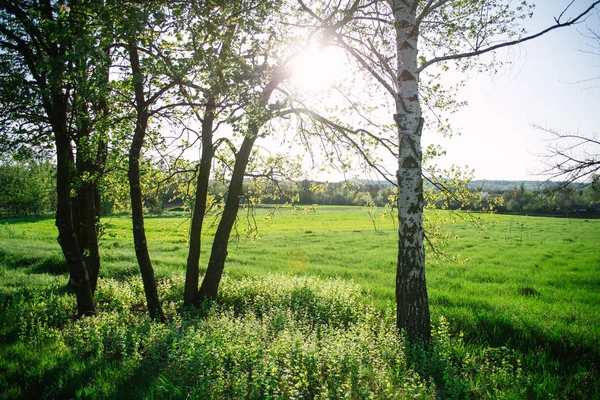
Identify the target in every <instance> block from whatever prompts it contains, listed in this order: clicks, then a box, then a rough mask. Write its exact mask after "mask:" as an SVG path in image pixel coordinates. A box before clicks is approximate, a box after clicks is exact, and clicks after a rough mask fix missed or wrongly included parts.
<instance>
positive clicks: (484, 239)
mask: <svg viewBox="0 0 600 400" xmlns="http://www.w3.org/2000/svg"><path fill="white" fill-rule="evenodd" d="M448 216H449V214H447V213H439V214H436V215H434V214H430V217H431V218H436V219H437V220H438V222H439V223H440V224H442V225H443V227H444V229H446V230H447V231H449V232H451V234H452V238H451V240H450V241H449V242H448V244H447V245H446V246H445V247H444V248H443V250H444V251H445V252H447V254H448V255H450V256H453V258H455V257H456V256H457V255H460V257H461V259H463V260H465V261H464V262H456V261H453V260H449V259H443V258H436V257H434V256H428V268H427V279H428V287H429V295H430V306H431V311H432V318H433V321H434V324H435V326H436V333H435V343H436V345H435V351H434V353H435V354H429V353H428V354H425V353H419V352H418V351H417V350H414V349H413V350H410V349H406V347H405V346H404V345H403V342H402V341H401V340H398V339H397V338H396V337H395V335H394V334H393V332H392V329H391V326H392V325H393V315H394V311H393V299H394V279H395V259H396V242H395V240H396V233H395V231H394V227H393V226H392V222H391V221H390V220H389V219H388V220H381V221H377V225H378V230H375V229H374V226H373V223H372V221H371V220H370V219H369V218H368V216H367V213H366V211H365V210H364V209H362V208H360V207H319V208H318V209H317V211H316V212H307V213H299V212H292V211H291V210H289V209H282V210H273V209H269V208H266V209H259V210H258V211H257V215H256V218H255V220H254V222H255V223H256V227H257V228H258V236H257V237H253V238H247V237H246V236H245V234H244V231H245V230H246V228H247V222H246V221H241V222H240V224H239V226H238V230H239V238H237V239H236V240H234V241H232V243H231V244H230V252H229V257H228V261H227V264H226V279H225V282H224V284H223V288H222V292H221V293H222V296H221V301H220V303H219V304H218V305H217V306H215V307H213V308H212V309H210V310H201V311H200V312H199V314H197V315H183V316H182V315H181V313H180V312H179V309H180V307H181V298H182V291H183V290H182V287H183V275H184V266H185V259H186V256H187V247H186V246H187V229H188V224H189V221H188V220H187V219H186V218H184V217H182V216H181V215H165V216H162V217H150V218H147V220H146V222H147V229H146V231H147V235H148V238H149V247H150V252H151V257H152V259H153V263H154V266H155V269H156V274H157V277H158V279H159V280H160V282H161V289H160V290H161V296H162V297H163V301H164V302H165V308H166V309H167V314H168V315H169V318H170V322H169V323H168V324H166V325H164V326H159V325H156V324H150V323H149V322H148V321H147V319H146V318H145V316H144V315H143V314H142V313H140V309H141V306H142V305H143V293H142V291H141V284H140V282H139V281H140V279H139V273H138V269H137V264H136V262H135V257H134V253H133V245H132V237H131V228H130V224H131V220H130V218H128V217H112V218H106V219H104V223H105V230H104V234H103V236H102V240H101V254H102V262H103V265H102V270H101V281H100V288H99V292H98V294H97V301H98V304H99V308H100V310H101V313H100V315H99V317H97V318H96V321H94V322H85V321H84V322H82V321H79V322H73V321H71V320H70V317H71V316H72V313H73V305H74V300H73V298H72V296H69V295H67V294H66V291H65V289H64V288H63V287H64V284H65V282H66V267H65V264H64V262H63V261H62V257H61V254H60V251H59V247H58V244H57V243H56V229H55V227H54V225H53V221H52V220H51V219H37V220H36V219H25V220H20V219H10V220H4V221H1V222H0V307H2V310H3V312H2V314H3V316H4V317H3V318H2V321H1V322H0V340H2V342H3V343H2V350H1V351H0V362H1V364H0V382H3V383H0V393H3V395H2V394H0V396H3V397H5V398H31V397H47V398H62V397H83V398H103V397H116V398H118V397H119V396H121V395H123V393H128V394H129V397H131V396H135V397H148V398H164V397H172V398H186V397H187V398H194V397H195V398H210V397H213V398H223V397H225V398H227V397H229V398H232V397H249V398H290V397H298V398H300V397H304V398H317V397H318V398H339V397H342V396H343V395H347V396H349V397H351V398H366V397H369V396H372V397H374V398H382V397H383V398H386V397H389V398H392V397H398V398H409V397H410V398H413V397H415V396H417V397H419V396H421V397H423V398H435V397H438V398H439V397H442V398H468V397H470V398H540V399H545V398H600V220H589V221H588V220H583V219H559V218H554V219H552V218H535V217H519V216H487V215H483V216H481V219H482V221H483V222H484V226H485V229H477V228H476V227H475V226H474V224H473V223H472V222H469V221H458V222H454V223H451V222H450V220H449V218H448ZM254 222H253V223H254ZM210 235H211V232H210V231H208V232H207V233H206V237H205V239H206V240H205V241H203V246H204V247H203V252H202V263H204V264H205V263H206V260H207V254H208V250H209V249H210V245H211V241H210V239H211V236H210ZM299 288H300V289H301V290H300V289H299ZM336 321H337V322H336ZM315 326H316V327H318V329H316V328H315ZM274 332H275V333H274ZM323 332H327V334H323ZM373 335H375V336H373ZM216 338H221V339H219V340H221V341H220V342H219V341H218V340H217V339H216ZM334 339H335V340H334ZM217 342H218V343H217ZM215 343H217V344H219V343H220V344H219V346H222V347H219V346H217V347H215V346H216V344H215ZM374 343H378V345H377V346H374V345H373V344H374ZM211 346H212V347H211ZM236 346H237V347H236ZM209 347H210V348H212V349H214V348H218V349H220V350H219V351H217V353H218V354H219V355H218V356H216V355H210V354H212V353H210V352H208V350H206V349H208V348H209ZM115 349H116V350H115ZM209 353H210V354H209ZM200 354H202V357H200ZM85 357H87V359H86V358H85ZM199 357H200V358H199ZM228 357H229V358H228ZM286 363H291V364H289V365H288V364H286ZM365 368H366V369H365ZM241 376H243V377H244V378H243V379H242V378H240V377H241Z"/></svg>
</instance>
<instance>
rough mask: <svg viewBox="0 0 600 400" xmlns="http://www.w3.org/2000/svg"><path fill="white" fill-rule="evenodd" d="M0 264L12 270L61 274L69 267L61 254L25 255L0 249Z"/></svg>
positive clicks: (66, 271)
mask: <svg viewBox="0 0 600 400" xmlns="http://www.w3.org/2000/svg"><path fill="white" fill-rule="evenodd" d="M0 264H2V265H3V266H4V267H6V268H8V269H12V270H25V271H24V272H27V273H31V274H50V275H63V274H66V273H68V272H69V267H68V266H67V263H66V261H65V260H64V257H63V256H62V254H60V253H57V254H53V255H50V256H48V255H45V256H26V255H21V254H19V255H16V254H10V253H7V252H4V251H0Z"/></svg>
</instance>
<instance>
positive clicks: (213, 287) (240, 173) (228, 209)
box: [198, 126, 258, 301]
mask: <svg viewBox="0 0 600 400" xmlns="http://www.w3.org/2000/svg"><path fill="white" fill-rule="evenodd" d="M257 133H258V127H256V126H255V127H254V129H252V131H251V134H250V136H246V137H245V138H244V141H243V142H242V146H241V147H240V150H239V151H238V153H237V154H236V157H235V165H234V167H233V174H232V175H231V182H229V191H228V192H227V201H226V203H225V208H224V209H223V215H222V216H221V221H219V226H218V227H217V232H216V233H215V238H214V240H213V246H212V250H211V253H210V260H209V262H208V268H207V270H206V274H205V275H204V279H203V280H202V286H201V287H200V292H199V294H198V297H199V299H200V301H202V300H205V299H210V300H215V299H216V298H217V292H218V290H219V284H220V283H221V277H222V275H223V269H224V268H225V259H226V258H227V245H228V243H229V236H230V235H231V229H232V228H233V224H234V223H235V219H236V218H237V214H238V210H239V207H240V195H241V194H242V189H243V185H244V175H245V173H246V167H247V166H248V160H249V159H250V153H251V151H252V147H253V146H254V142H255V141H256V134H257Z"/></svg>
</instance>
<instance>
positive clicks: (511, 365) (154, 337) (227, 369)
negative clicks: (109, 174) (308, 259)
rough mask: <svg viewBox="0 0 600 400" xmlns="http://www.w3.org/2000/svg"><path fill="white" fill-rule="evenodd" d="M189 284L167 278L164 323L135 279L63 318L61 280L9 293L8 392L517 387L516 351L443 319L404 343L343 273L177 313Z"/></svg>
mask: <svg viewBox="0 0 600 400" xmlns="http://www.w3.org/2000/svg"><path fill="white" fill-rule="evenodd" d="M182 286H183V282H182V281H181V280H180V279H176V280H164V281H163V282H162V283H161V289H162V290H161V292H162V293H164V294H165V297H166V298H167V299H169V301H170V303H169V304H168V305H167V308H168V309H170V313H171V314H170V318H171V319H170V320H169V322H168V323H166V324H159V323H150V322H149V320H148V319H147V318H145V317H143V316H141V315H139V314H138V313H137V312H136V311H135V310H136V308H137V307H139V306H140V305H142V304H143V301H144V300H143V295H142V289H141V285H140V284H139V283H138V282H135V281H131V280H126V281H121V282H117V281H114V280H111V279H108V280H106V281H103V282H102V283H101V285H100V287H101V288H103V289H102V290H100V291H99V292H98V295H97V299H98V305H99V309H100V310H101V311H100V313H99V315H98V316H97V317H96V318H84V319H82V320H79V321H71V320H70V319H69V318H68V313H69V310H70V309H72V307H73V304H72V301H71V300H69V298H68V297H65V296H64V295H60V294H58V293H57V289H58V288H56V287H48V288H47V289H45V290H43V291H42V292H37V293H31V294H22V295H16V296H13V297H11V298H9V299H6V297H4V301H5V303H4V304H3V305H4V308H5V310H6V312H7V314H6V315H7V316H8V317H9V318H10V319H11V320H12V321H14V322H16V325H15V326H17V327H18V329H17V331H16V332H14V333H15V334H16V335H17V336H18V342H15V343H14V344H12V345H9V346H8V347H6V348H4V350H3V351H2V357H3V358H4V357H6V356H8V355H9V354H12V356H13V357H16V358H13V360H8V359H6V360H5V361H6V362H5V363H4V367H3V370H2V375H3V378H4V379H3V380H2V382H3V383H2V389H3V392H4V393H5V394H6V395H8V396H9V397H10V398H22V397H39V396H42V397H49V396H58V397H71V396H77V397H86V398H107V397H109V398H113V397H123V396H125V397H136V398H165V397H169V398H215V399H217V398H224V397H227V398H256V399H259V398H274V397H285V398H289V397H304V398H340V397H348V398H355V399H362V398H414V397H415V396H419V397H421V398H432V399H433V398H436V395H444V396H447V397H453V398H461V397H464V396H468V395H475V396H478V397H479V396H484V397H485V396H491V395H494V394H499V393H501V394H503V395H509V394H512V395H518V394H519V393H520V391H521V390H522V389H520V388H519V386H520V383H522V382H524V380H523V377H522V374H521V372H520V371H521V370H520V366H519V363H520V361H519V359H518V358H517V357H516V356H515V355H514V354H513V353H512V352H511V351H510V350H508V349H504V348H498V349H493V348H490V349H487V350H485V351H483V352H480V353H472V354H469V353H468V347H467V346H466V345H465V343H464V342H463V341H462V339H460V338H458V337H453V336H452V335H451V334H450V333H449V331H448V325H447V323H445V322H443V321H442V323H441V324H440V325H439V329H438V330H437V331H436V333H435V335H434V341H433V348H432V350H431V351H423V350H407V348H406V345H405V342H404V340H403V339H402V338H400V337H399V336H398V335H397V334H396V333H395V330H394V328H393V322H392V321H391V319H390V318H388V317H386V316H382V315H380V314H379V313H378V312H376V311H375V310H374V309H373V307H372V306H371V305H370V303H369V301H368V300H366V299H365V297H364V295H363V293H362V291H361V290H360V289H359V288H358V287H357V286H355V285H353V284H349V283H346V282H343V281H340V280H320V279H318V278H290V277H284V276H274V275H271V276H267V277H264V278H247V279H242V280H238V281H232V280H225V281H224V282H223V288H222V289H223V293H226V294H227V296H225V297H224V298H223V300H222V301H220V302H219V303H218V304H213V305H211V306H205V308H204V311H203V312H202V314H200V315H198V314H196V313H191V314H186V315H184V316H183V317H180V316H178V314H176V313H175V311H176V309H177V308H178V307H179V306H180V305H181V303H180V302H179V301H178V300H174V299H176V298H179V297H181V296H180V293H179V292H181V290H182ZM273 288H276V291H275V292H274V291H273ZM65 301H66V302H65ZM3 328H4V329H5V330H4V331H3V332H5V334H6V333H8V334H13V332H7V330H8V327H7V326H6V325H4V326H3ZM5 338H6V336H5ZM32 352H36V354H37V355H38V357H39V359H38V361H37V362H36V365H35V366H34V365H31V366H30V368H27V369H26V370H24V371H22V372H20V373H19V375H18V376H19V377H17V375H15V372H16V371H15V369H14V367H15V366H16V365H17V363H19V362H28V361H27V359H28V358H29V357H31V356H32V355H33V353H32ZM463 356H466V357H463ZM83 359H85V360H86V364H85V365H84V364H82V363H81V362H80V361H79V360H83ZM425 360H427V361H426V366H425V364H423V361H425ZM59 365H65V366H68V370H67V369H62V368H59V369H56V368H55V366H59ZM42 376H44V377H45V378H44V379H45V381H43V382H41V384H40V383H37V382H39V378H40V377H42ZM73 376H76V377H77V379H70V378H69V377H73Z"/></svg>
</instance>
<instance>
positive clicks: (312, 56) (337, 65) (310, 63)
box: [291, 46, 347, 93]
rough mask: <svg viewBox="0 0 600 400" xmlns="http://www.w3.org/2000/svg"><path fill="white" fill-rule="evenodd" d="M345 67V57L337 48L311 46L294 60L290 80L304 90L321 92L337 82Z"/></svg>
mask: <svg viewBox="0 0 600 400" xmlns="http://www.w3.org/2000/svg"><path fill="white" fill-rule="evenodd" d="M346 67H347V65H346V57H345V55H344V54H343V53H342V52H341V51H340V50H339V49H336V48H334V47H322V46H313V47H311V48H309V49H307V50H305V51H304V52H302V54H300V55H299V56H298V57H297V58H296V59H295V60H294V67H293V68H294V74H293V76H292V79H291V80H292V82H293V83H294V84H295V85H297V86H298V88H299V89H301V90H302V91H304V92H310V93H315V92H321V91H325V90H327V89H329V88H331V87H332V86H334V85H335V84H336V82H339V81H340V79H342V77H343V76H344V74H345V72H346Z"/></svg>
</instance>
